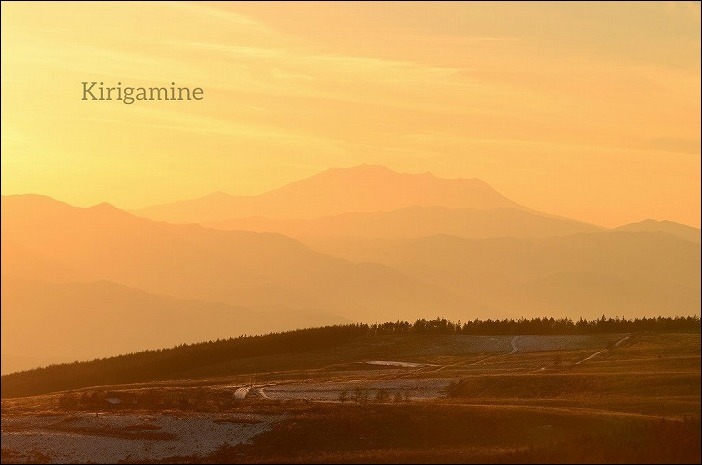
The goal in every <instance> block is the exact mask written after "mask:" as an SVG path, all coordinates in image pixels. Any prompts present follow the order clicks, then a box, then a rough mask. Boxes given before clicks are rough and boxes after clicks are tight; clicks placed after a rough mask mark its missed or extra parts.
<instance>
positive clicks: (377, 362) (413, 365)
mask: <svg viewBox="0 0 702 465" xmlns="http://www.w3.org/2000/svg"><path fill="white" fill-rule="evenodd" d="M366 363H367V364H368V365H383V366H389V367H402V368H419V367H423V366H427V364H426V363H412V362H393V361H389V360H371V361H370V362H366Z"/></svg>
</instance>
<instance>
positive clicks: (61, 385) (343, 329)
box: [2, 317, 700, 398]
mask: <svg viewBox="0 0 702 465" xmlns="http://www.w3.org/2000/svg"><path fill="white" fill-rule="evenodd" d="M634 331H659V332H688V333H690V332H691V333H695V334H699V332H700V320H699V318H697V317H688V318H675V319H673V318H658V319H636V320H619V319H605V318H604V317H603V318H601V319H599V320H593V321H587V320H580V321H578V322H573V321H571V320H568V319H562V320H554V319H552V318H551V319H546V318H544V319H532V320H518V321H514V320H501V321H492V320H488V321H478V320H476V321H472V322H467V323H464V324H458V323H452V322H449V321H447V320H445V319H437V320H429V321H427V320H417V321H416V322H415V323H413V324H410V323H408V322H395V323H384V324H374V325H366V324H355V325H343V326H341V325H339V326H327V327H321V328H313V329H303V330H296V331H289V332H283V333H274V334H269V335H265V336H251V337H239V338H232V339H227V340H217V341H210V342H206V343H200V344H192V345H185V344H183V345H181V346H178V347H174V348H171V349H164V350H155V351H145V352H139V353H134V354H127V355H121V356H118V357H111V358H106V359H99V360H94V361H92V362H82V363H72V364H62V365H54V366H49V367H47V368H41V369H35V370H30V371H26V372H20V373H14V374H10V375H6V376H3V377H2V396H3V397H4V398H5V397H18V396H27V395H35V394H42V393H47V392H53V391H60V390H66V389H77V388H82V387H86V386H96V385H110V384H125V383H135V382H148V381H157V380H175V379H203V378H208V377H216V376H231V375H241V374H253V373H269V372H280V371H285V370H301V369H321V368H324V367H328V366H333V365H338V364H343V363H350V362H356V361H359V360H366V359H373V358H375V359H381V360H382V359H387V358H388V357H393V358H395V359H398V357H399V358H402V357H408V356H420V357H422V356H465V355H467V354H478V353H481V352H485V353H489V352H509V351H510V350H511V349H512V347H511V346H510V344H509V343H508V339H504V340H503V341H502V342H500V341H499V340H497V338H495V337H492V338H490V339H491V340H490V341H488V342H487V343H486V341H485V340H484V339H481V338H484V337H487V336H499V335H503V336H512V335H522V334H536V335H539V334H541V335H572V336H576V335H587V334H603V333H619V334H622V333H630V332H634ZM455 338H466V339H461V340H459V341H456V340H455ZM470 338H472V339H470ZM601 344H602V345H603V347H604V346H606V345H607V344H613V342H608V341H606V340H603V341H601ZM577 347H580V346H573V348H574V349H575V348H577ZM584 347H585V346H583V348H584ZM555 348H557V347H555ZM515 350H516V348H515ZM522 350H523V351H529V352H533V351H537V352H538V351H540V350H549V347H541V348H540V347H538V346H537V347H535V348H533V349H528V344H527V343H526V342H524V341H523V342H522Z"/></svg>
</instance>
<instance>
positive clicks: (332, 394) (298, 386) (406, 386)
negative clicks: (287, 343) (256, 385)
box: [261, 378, 452, 401]
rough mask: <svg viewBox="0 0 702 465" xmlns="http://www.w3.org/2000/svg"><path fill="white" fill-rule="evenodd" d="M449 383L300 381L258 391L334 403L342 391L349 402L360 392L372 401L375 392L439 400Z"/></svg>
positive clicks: (270, 395)
mask: <svg viewBox="0 0 702 465" xmlns="http://www.w3.org/2000/svg"><path fill="white" fill-rule="evenodd" d="M451 381H452V379H451V378H433V379H389V380H355V381H354V380H352V381H343V382H336V381H334V382H303V383H291V384H279V385H276V386H269V387H266V388H262V389H261V391H263V392H264V393H265V395H266V396H267V397H268V398H269V399H274V400H288V399H304V400H313V401H337V400H339V399H340V395H341V393H342V392H345V393H346V397H347V398H348V399H352V398H353V397H354V396H355V395H356V394H359V393H360V394H362V395H367V396H368V398H369V399H371V400H372V399H373V398H374V397H375V396H376V395H377V393H378V391H385V393H386V394H388V395H389V396H390V397H391V398H392V397H393V396H395V395H396V394H397V393H399V394H401V395H402V396H403V397H405V396H406V397H407V398H408V399H414V400H422V399H435V398H437V397H441V396H442V395H443V391H444V389H445V388H446V387H447V386H448V385H449V383H450V382H451Z"/></svg>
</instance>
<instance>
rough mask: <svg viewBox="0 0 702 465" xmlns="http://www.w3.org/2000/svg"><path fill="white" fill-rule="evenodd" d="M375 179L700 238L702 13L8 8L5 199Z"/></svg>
mask: <svg viewBox="0 0 702 465" xmlns="http://www.w3.org/2000/svg"><path fill="white" fill-rule="evenodd" d="M93 80H96V81H100V80H102V81H105V82H106V83H116V82H117V81H122V83H123V84H125V85H133V86H153V85H168V84H169V83H170V82H172V81H175V82H177V83H178V84H182V85H189V86H191V87H202V88H204V89H205V99H204V100H203V101H200V102H137V103H135V104H133V105H124V104H121V103H119V102H84V101H81V100H80V97H81V84H80V83H81V81H93ZM361 163H376V164H383V165H386V166H388V167H390V168H392V169H394V170H397V171H407V172H424V171H431V172H433V173H435V174H436V175H438V176H442V177H479V178H482V179H484V180H485V181H487V182H488V183H490V184H491V185H492V186H493V187H495V188H496V189H498V190H499V191H500V192H502V193H503V194H504V195H506V196H508V197H510V198H512V199H513V200H515V201H517V202H519V203H522V204H524V205H527V206H529V207H532V208H535V209H538V210H541V211H546V212H549V213H555V214H560V215H564V216H569V217H573V218H578V219H581V220H585V221H591V222H595V223H598V224H602V225H605V226H614V225H619V224H623V223H626V222H631V221H638V220H641V219H644V218H655V219H670V220H675V221H679V222H682V223H686V224H690V225H693V226H697V227H699V225H700V196H699V194H700V5H699V3H693V2H689V3H675V2H672V3H671V2H661V3H578V4H571V3H568V4H566V3H563V4H533V3H526V4H525V3H510V2H505V3H373V4H364V3H323V4H305V3H302V4H300V3H298V4H287V3H265V4H260V3H252V4H246V3H241V4H240V3H237V4H223V3H215V4H189V3H153V4H149V3H134V4H121V5H117V4H112V3H105V4H85V3H80V4H77V3H75V4H72V3H63V4H56V3H44V4H41V3H3V4H2V193H3V194H13V193H29V192H31V193H40V194H47V195H50V196H53V197H55V198H58V199H61V200H64V201H67V202H69V203H72V204H75V205H90V204H95V203H98V202H101V201H109V202H111V203H114V204H115V205H117V206H120V207H124V208H135V207H141V206H146V205H150V204H155V203H162V202H167V201H173V200H180V199H186V198H191V197H197V196H201V195H205V194H208V193H211V192H213V191H224V192H229V193H232V194H256V193H260V192H263V191H265V190H268V189H270V188H274V187H278V186H280V185H282V184H285V183H287V182H290V181H293V180H296V179H300V178H303V177H306V176H309V175H312V174H314V173H316V172H319V171H321V170H323V169H325V168H328V167H330V166H354V165H358V164H361Z"/></svg>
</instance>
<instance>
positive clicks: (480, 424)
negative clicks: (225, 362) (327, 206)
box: [2, 333, 700, 463]
mask: <svg viewBox="0 0 702 465" xmlns="http://www.w3.org/2000/svg"><path fill="white" fill-rule="evenodd" d="M288 357H289V359H288V358H286V359H284V360H289V361H290V362H291V363H290V366H291V367H293V368H291V369H288V370H285V369H280V370H275V371H270V372H265V373H263V372H256V371H254V370H251V371H250V372H249V373H242V374H239V375H233V376H228V377H227V376H225V377H200V378H196V377H190V378H187V379H182V380H166V381H160V382H149V383H137V384H122V385H110V386H99V387H86V388H81V389H76V390H71V391H61V392H54V393H47V394H43V395H37V396H29V397H16V398H4V399H3V400H2V461H3V463H27V462H46V463H49V462H54V463H61V462H64V463H65V462H83V463H88V462H103V463H107V462H118V461H122V462H134V463H141V462H154V463H158V462H164V463H167V462H215V463H232V462H234V463H236V462H241V463H244V462H262V463H265V462H270V463H275V462H293V463H294V462H299V463H305V462H317V463H322V462H327V463H329V462H331V463H334V462H341V463H343V462H360V463H363V462H367V463H372V462H380V463H400V462H408V461H409V462H455V463H471V462H475V463H478V462H489V463H508V462H524V463H528V462H554V463H557V462H572V463H577V462H602V461H605V462H618V463H631V462H659V463H666V462H667V463H675V462H687V463H695V462H696V463H699V461H700V337H699V335H698V334H654V333H634V334H605V335H594V336H526V335H524V336H495V337H490V336H436V337H411V338H409V337H406V338H404V339H403V340H402V341H400V340H399V339H394V338H379V339H377V340H373V341H368V340H365V341H364V342H363V343H362V344H358V343H352V344H347V345H342V346H339V347H335V348H331V349H322V350H319V351H312V352H306V353H300V354H295V355H289V356H288ZM296 358H301V359H305V360H304V363H303V361H300V360H296ZM259 360H260V358H259ZM369 362H372V363H369ZM396 362H403V363H396ZM238 363H241V364H247V363H252V364H253V365H255V360H247V359H244V360H241V361H240V362H238ZM301 365H302V366H304V368H294V367H296V366H301ZM107 399H112V401H113V402H115V399H119V401H118V403H116V404H111V403H110V402H109V401H108V400H107Z"/></svg>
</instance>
